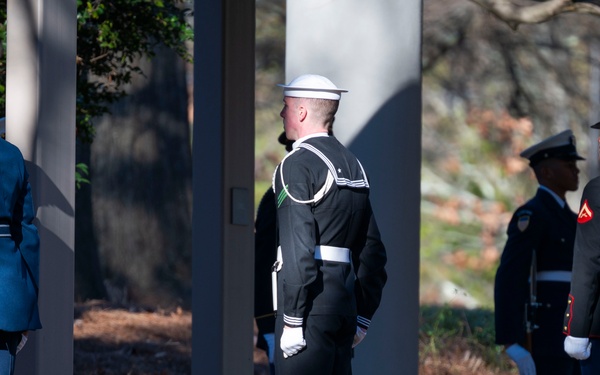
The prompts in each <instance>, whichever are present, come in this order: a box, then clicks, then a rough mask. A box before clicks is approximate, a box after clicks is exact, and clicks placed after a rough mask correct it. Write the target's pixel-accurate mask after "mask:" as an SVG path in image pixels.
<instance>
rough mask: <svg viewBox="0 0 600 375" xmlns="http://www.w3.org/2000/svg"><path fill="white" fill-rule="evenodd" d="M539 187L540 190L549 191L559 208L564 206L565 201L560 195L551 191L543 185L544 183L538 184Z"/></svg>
mask: <svg viewBox="0 0 600 375" xmlns="http://www.w3.org/2000/svg"><path fill="white" fill-rule="evenodd" d="M540 189H542V190H544V191H547V192H548V193H550V195H552V197H554V199H555V200H556V203H558V205H559V206H560V208H565V204H566V202H565V201H564V200H563V199H562V198H561V197H559V196H558V194H556V193H555V192H553V191H552V190H550V189H549V188H547V187H545V186H544V185H540Z"/></svg>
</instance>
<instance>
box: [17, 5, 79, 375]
mask: <svg viewBox="0 0 600 375" xmlns="http://www.w3.org/2000/svg"><path fill="white" fill-rule="evenodd" d="M76 10H77V2H76V0H42V1H37V0H9V1H8V20H9V21H8V47H7V95H6V138H7V140H8V141H10V142H12V143H14V144H15V145H17V146H18V147H19V148H20V149H21V152H22V153H23V156H24V157H25V159H26V160H27V161H28V163H27V168H28V170H29V173H30V182H31V187H32V192H33V199H34V204H35V206H36V208H37V210H36V215H37V219H36V224H37V227H38V229H39V232H40V240H41V250H40V252H41V261H40V295H39V305H40V315H41V320H42V325H43V329H42V330H39V331H36V332H35V333H34V334H33V335H31V336H30V341H29V342H28V344H27V346H26V347H25V349H24V350H23V351H22V352H21V353H20V354H19V356H18V358H17V364H16V373H17V374H44V375H54V374H56V375H64V374H72V373H73V272H74V270H73V262H74V238H75V236H74V228H75V84H76V70H75V56H76V35H77V25H76Z"/></svg>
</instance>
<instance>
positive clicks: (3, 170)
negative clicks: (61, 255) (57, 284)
mask: <svg viewBox="0 0 600 375" xmlns="http://www.w3.org/2000/svg"><path fill="white" fill-rule="evenodd" d="M3 138H4V137H2V139H0V176H2V177H1V178H0V190H1V191H0V285H1V287H0V301H2V303H0V375H12V374H13V371H14V363H15V357H16V354H17V351H18V350H19V349H20V348H21V347H22V345H23V344H24V343H25V341H26V340H27V338H26V337H27V336H26V334H27V332H28V331H31V330H36V329H39V328H41V327H42V325H41V324H40V318H39V313H38V303H37V298H38V285H39V284H38V282H39V272H38V270H39V255H40V253H39V237H38V232H37V229H36V227H35V226H34V224H33V219H34V216H35V214H34V207H33V201H32V198H31V188H30V186H29V181H28V174H27V170H26V169H25V162H24V160H23V156H22V154H21V152H20V151H19V149H18V148H17V147H15V146H14V145H12V144H10V143H9V142H7V141H5V140H4V139H3Z"/></svg>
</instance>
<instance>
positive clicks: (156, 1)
mask: <svg viewBox="0 0 600 375" xmlns="http://www.w3.org/2000/svg"><path fill="white" fill-rule="evenodd" d="M184 3H185V1H182V0H171V1H160V0H96V1H89V0H88V1H86V0H78V1H77V114H76V116H77V137H78V138H79V139H80V140H81V141H83V142H91V141H92V140H93V138H94V128H93V124H92V120H93V119H94V118H96V117H98V116H101V115H103V114H105V113H108V105H110V104H111V103H113V102H115V101H116V100H118V99H119V98H121V97H123V96H124V95H126V93H125V90H124V87H125V85H127V84H128V83H130V82H131V79H132V77H133V75H135V74H143V72H142V71H141V69H140V68H139V66H138V65H137V64H136V61H138V60H139V59H140V58H145V57H148V58H151V57H153V56H154V48H155V47H156V46H157V45H159V44H163V45H165V46H167V47H169V48H171V49H173V50H174V51H175V52H177V54H178V55H179V56H181V57H182V58H184V59H186V60H188V61H190V60H191V56H190V54H189V52H188V50H187V48H186V45H185V43H186V42H187V41H190V40H192V39H193V30H192V28H191V26H190V25H189V24H188V23H187V21H186V14H187V13H188V11H189V10H187V9H185V8H183V7H182V6H181V5H182V4H184Z"/></svg>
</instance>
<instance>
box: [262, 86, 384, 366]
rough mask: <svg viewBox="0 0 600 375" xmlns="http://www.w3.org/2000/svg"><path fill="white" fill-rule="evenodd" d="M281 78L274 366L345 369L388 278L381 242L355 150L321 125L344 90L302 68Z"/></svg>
mask: <svg viewBox="0 0 600 375" xmlns="http://www.w3.org/2000/svg"><path fill="white" fill-rule="evenodd" d="M282 86H283V87H284V108H283V110H282V111H281V116H282V118H283V122H284V128H285V131H286V136H287V138H288V139H291V140H295V142H294V145H293V150H292V151H291V152H290V153H289V154H288V155H286V157H285V158H284V159H283V160H282V162H281V163H280V164H279V165H278V167H277V168H276V170H275V173H274V176H273V185H274V191H275V197H276V199H277V219H278V231H279V244H280V250H279V252H280V259H281V261H282V264H281V267H280V270H279V272H278V276H277V280H278V288H277V318H276V327H275V329H276V331H275V332H276V334H275V337H276V340H277V341H276V348H277V351H276V353H275V368H276V372H277V375H292V374H293V375H302V374H310V375H318V374H351V357H352V348H353V346H355V345H357V344H358V343H359V342H360V341H361V340H362V339H363V338H364V337H365V335H366V332H367V329H368V327H369V324H370V322H371V318H372V317H373V315H374V314H375V311H376V309H377V308H378V306H379V303H380V300H381V294H382V289H383V286H384V284H385V282H386V278H387V275H386V272H385V268H384V266H385V263H386V251H385V247H384V245H383V243H382V241H381V238H380V234H379V230H378V228H377V224H376V221H375V217H374V215H373V211H372V208H371V204H370V201H369V182H368V179H367V176H366V174H365V172H364V170H363V167H362V165H361V164H360V162H359V161H358V159H357V158H356V157H355V156H354V155H353V154H351V153H350V151H348V150H347V149H346V148H345V147H344V146H343V145H342V144H341V143H340V142H339V141H338V140H337V139H336V138H335V137H333V136H329V135H328V134H327V130H328V128H330V126H331V124H332V123H333V116H334V115H335V111H336V110H337V105H338V102H339V100H340V96H341V93H342V92H345V91H346V90H341V89H338V88H337V87H336V86H335V85H334V84H333V83H332V82H331V81H329V80H328V79H327V78H325V77H322V76H318V75H303V76H300V77H298V78H296V79H294V80H293V81H292V82H291V83H290V84H289V85H282Z"/></svg>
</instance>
